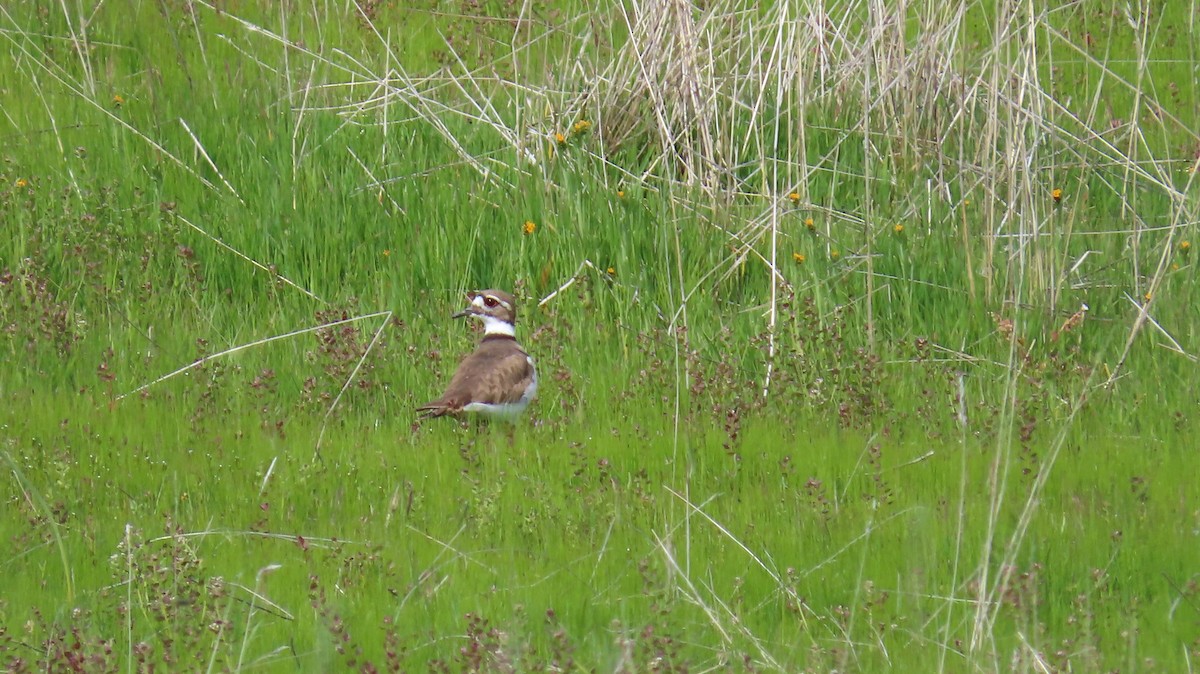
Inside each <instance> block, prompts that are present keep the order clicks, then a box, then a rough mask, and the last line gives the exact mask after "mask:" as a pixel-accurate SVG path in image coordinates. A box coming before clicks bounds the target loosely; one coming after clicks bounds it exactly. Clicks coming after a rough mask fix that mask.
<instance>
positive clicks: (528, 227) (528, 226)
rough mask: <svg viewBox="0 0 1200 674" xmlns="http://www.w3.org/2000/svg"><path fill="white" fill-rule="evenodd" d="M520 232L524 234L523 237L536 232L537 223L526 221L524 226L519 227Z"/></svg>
mask: <svg viewBox="0 0 1200 674" xmlns="http://www.w3.org/2000/svg"><path fill="white" fill-rule="evenodd" d="M521 231H522V232H524V233H525V236H529V235H530V234H533V233H534V232H536V231H537V223H536V222H534V221H533V220H526V221H525V224H524V225H521Z"/></svg>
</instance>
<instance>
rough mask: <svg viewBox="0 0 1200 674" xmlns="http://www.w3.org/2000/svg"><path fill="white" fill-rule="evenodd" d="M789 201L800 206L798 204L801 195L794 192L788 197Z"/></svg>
mask: <svg viewBox="0 0 1200 674" xmlns="http://www.w3.org/2000/svg"><path fill="white" fill-rule="evenodd" d="M788 199H791V200H792V203H793V204H798V203H800V193H799V192H792V193H791V194H789V195H788Z"/></svg>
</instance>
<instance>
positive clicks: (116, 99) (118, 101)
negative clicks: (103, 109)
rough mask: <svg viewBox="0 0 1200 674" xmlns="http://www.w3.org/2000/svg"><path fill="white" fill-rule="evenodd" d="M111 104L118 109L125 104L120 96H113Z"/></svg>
mask: <svg viewBox="0 0 1200 674" xmlns="http://www.w3.org/2000/svg"><path fill="white" fill-rule="evenodd" d="M112 103H113V105H115V106H117V107H118V108H119V107H121V106H122V105H124V104H125V99H124V98H123V97H122V96H121V94H113V97H112Z"/></svg>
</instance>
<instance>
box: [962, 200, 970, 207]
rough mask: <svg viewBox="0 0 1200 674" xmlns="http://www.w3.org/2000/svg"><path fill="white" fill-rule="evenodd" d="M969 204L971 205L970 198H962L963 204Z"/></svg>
mask: <svg viewBox="0 0 1200 674" xmlns="http://www.w3.org/2000/svg"><path fill="white" fill-rule="evenodd" d="M970 205H971V200H970V199H963V206H970Z"/></svg>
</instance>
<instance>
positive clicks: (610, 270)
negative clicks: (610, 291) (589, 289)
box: [604, 267, 617, 276]
mask: <svg viewBox="0 0 1200 674" xmlns="http://www.w3.org/2000/svg"><path fill="white" fill-rule="evenodd" d="M604 271H606V272H608V275H609V276H616V275H617V269H616V267H609V268H608V269H605V270H604Z"/></svg>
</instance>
